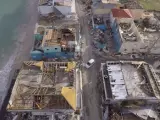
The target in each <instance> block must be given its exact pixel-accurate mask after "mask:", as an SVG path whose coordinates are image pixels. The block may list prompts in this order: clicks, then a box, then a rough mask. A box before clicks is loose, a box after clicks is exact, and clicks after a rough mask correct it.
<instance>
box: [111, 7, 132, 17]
mask: <svg viewBox="0 0 160 120" xmlns="http://www.w3.org/2000/svg"><path fill="white" fill-rule="evenodd" d="M111 11H112V14H113V17H116V18H132V17H133V16H132V14H131V12H130V10H128V9H112V10H111Z"/></svg>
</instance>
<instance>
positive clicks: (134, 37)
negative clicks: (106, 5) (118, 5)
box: [110, 9, 160, 54]
mask: <svg viewBox="0 0 160 120" xmlns="http://www.w3.org/2000/svg"><path fill="white" fill-rule="evenodd" d="M135 12H136V11H134V14H132V12H131V11H130V10H127V9H124V10H116V9H113V10H112V13H111V15H110V21H111V27H112V31H113V38H114V46H115V47H114V48H115V50H116V52H119V53H122V54H131V53H138V54H139V53H144V54H148V53H149V54H159V51H160V39H159V28H160V22H159V20H158V19H156V18H155V17H154V16H152V15H150V13H146V12H144V13H143V14H140V16H139V17H137V16H135V14H136V13H135ZM137 12H138V11H137ZM134 18H136V19H134ZM138 18H139V19H138Z"/></svg>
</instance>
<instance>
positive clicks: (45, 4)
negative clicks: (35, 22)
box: [38, 0, 54, 16]
mask: <svg viewBox="0 0 160 120" xmlns="http://www.w3.org/2000/svg"><path fill="white" fill-rule="evenodd" d="M53 5H54V2H53V0H39V6H38V11H39V14H41V15H44V16H46V15H48V14H49V13H52V12H53Z"/></svg>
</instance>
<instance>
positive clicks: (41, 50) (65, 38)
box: [31, 25, 78, 60]
mask: <svg viewBox="0 0 160 120" xmlns="http://www.w3.org/2000/svg"><path fill="white" fill-rule="evenodd" d="M75 26H76V25H73V26H72V25H69V26H67V27H64V26H63V28H61V26H60V27H59V28H45V29H44V31H43V32H39V31H38V30H36V32H35V36H36V37H35V44H34V48H33V50H32V51H31V58H32V59H33V60H42V59H54V58H58V59H72V58H74V56H75V54H76V53H77V52H78V51H77V49H76V48H77V41H76V36H77V35H76V34H77V30H76V27H75Z"/></svg>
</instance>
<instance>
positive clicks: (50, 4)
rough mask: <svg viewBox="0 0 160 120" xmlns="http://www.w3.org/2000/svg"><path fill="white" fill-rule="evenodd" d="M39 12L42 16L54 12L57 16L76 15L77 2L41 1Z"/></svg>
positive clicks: (67, 0) (62, 0) (60, 0)
mask: <svg viewBox="0 0 160 120" xmlns="http://www.w3.org/2000/svg"><path fill="white" fill-rule="evenodd" d="M38 11H39V13H40V14H41V15H48V14H49V13H52V12H54V13H55V14H56V15H70V14H72V13H75V0H39V6H38Z"/></svg>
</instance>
